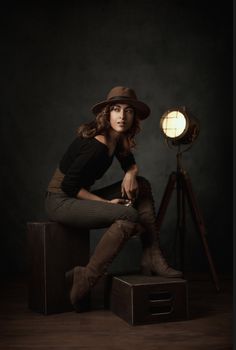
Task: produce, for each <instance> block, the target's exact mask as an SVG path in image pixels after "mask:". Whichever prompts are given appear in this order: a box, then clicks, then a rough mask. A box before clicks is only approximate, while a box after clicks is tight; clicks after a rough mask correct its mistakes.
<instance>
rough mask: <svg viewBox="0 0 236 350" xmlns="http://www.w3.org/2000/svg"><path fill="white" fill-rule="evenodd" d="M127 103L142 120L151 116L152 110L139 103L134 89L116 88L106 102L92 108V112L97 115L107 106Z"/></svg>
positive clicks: (109, 94)
mask: <svg viewBox="0 0 236 350" xmlns="http://www.w3.org/2000/svg"><path fill="white" fill-rule="evenodd" d="M116 103H125V104H128V105H130V106H132V107H133V108H134V109H135V110H136V113H137V117H138V118H140V119H142V120H143V119H146V118H147V117H148V116H149V114H150V108H149V107H148V106H147V105H146V104H145V103H144V102H141V101H138V99H137V96H136V93H135V91H134V90H133V89H130V88H127V87H123V86H116V87H114V88H113V89H111V91H110V92H109V93H108V95H107V99H106V100H105V101H102V102H99V103H97V104H96V105H94V106H93V107H92V112H93V113H94V114H95V115H97V114H98V113H99V112H101V110H102V109H103V108H104V107H105V106H106V105H107V104H116Z"/></svg>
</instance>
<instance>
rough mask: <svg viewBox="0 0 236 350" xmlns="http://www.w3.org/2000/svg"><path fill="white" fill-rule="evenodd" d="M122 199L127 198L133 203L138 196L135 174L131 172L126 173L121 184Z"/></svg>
mask: <svg viewBox="0 0 236 350" xmlns="http://www.w3.org/2000/svg"><path fill="white" fill-rule="evenodd" d="M121 193H122V197H125V195H126V196H127V198H128V199H129V200H131V201H134V200H135V199H136V198H137V196H138V181H137V179H136V174H135V173H134V172H132V171H130V172H129V171H128V172H127V173H126V174H125V176H124V178H123V181H122V184H121Z"/></svg>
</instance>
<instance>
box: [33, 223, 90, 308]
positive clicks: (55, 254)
mask: <svg viewBox="0 0 236 350" xmlns="http://www.w3.org/2000/svg"><path fill="white" fill-rule="evenodd" d="M27 240H28V253H29V295H28V306H29V308H30V309H32V310H34V311H37V312H41V313H44V314H46V315H47V314H52V313H58V312H64V311H69V310H72V305H71V303H70V300H69V297H68V295H67V293H66V287H65V272H66V271H68V270H70V269H71V268H73V267H74V266H76V265H86V264H87V262H88V260H89V231H88V230H81V229H78V228H72V227H68V226H65V225H61V224H58V223H55V222H30V223H27ZM87 303H88V301H87V300H85V308H86V307H87Z"/></svg>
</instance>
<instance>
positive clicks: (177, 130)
mask: <svg viewBox="0 0 236 350" xmlns="http://www.w3.org/2000/svg"><path fill="white" fill-rule="evenodd" d="M186 124H187V122H186V117H185V116H184V114H183V113H181V112H179V111H172V112H167V113H166V115H164V116H163V120H162V130H163V132H164V134H165V135H166V137H169V138H176V137H178V136H180V135H181V134H182V133H183V132H184V131H185V128H186Z"/></svg>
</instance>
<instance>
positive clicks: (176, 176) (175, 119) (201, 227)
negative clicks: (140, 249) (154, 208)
mask: <svg viewBox="0 0 236 350" xmlns="http://www.w3.org/2000/svg"><path fill="white" fill-rule="evenodd" d="M160 129H161V132H162V134H163V135H164V138H165V141H166V142H167V145H168V146H169V147H170V148H172V149H173V148H174V147H171V146H178V147H177V152H176V160H177V166H176V171H173V172H171V174H170V175H169V180H168V182H167V185H166V188H165V191H164V194H163V197H162V199H161V203H160V207H159V210H158V213H157V229H158V231H160V228H161V225H162V222H163V220H164V217H165V214H166V211H167V208H168V205H169V202H170V199H171V196H172V194H173V192H174V190H175V189H176V194H177V196H176V197H177V205H176V210H177V220H176V240H175V241H176V242H179V244H178V245H179V249H177V251H180V253H177V254H178V255H180V264H181V269H182V270H183V271H184V258H185V253H184V252H185V236H186V232H187V230H186V203H185V202H186V200H187V203H188V206H189V209H190V211H191V214H192V219H193V221H194V222H195V225H196V228H197V230H198V232H199V234H200V237H201V240H202V243H203V248H204V251H205V254H206V257H207V260H208V263H209V267H210V270H211V273H212V277H213V280H214V283H215V286H216V290H217V291H219V290H220V286H219V280H218V276H217V274H216V270H215V266H214V263H213V260H212V257H211V253H210V250H209V247H208V243H207V238H206V227H205V224H204V220H203V217H202V214H201V211H200V208H199V205H198V203H197V199H196V197H195V194H194V191H193V188H192V183H191V180H190V176H189V174H188V172H187V171H186V169H184V168H183V165H182V154H183V152H186V151H187V150H189V149H190V148H191V147H192V144H193V142H194V141H195V140H196V138H197V137H198V135H199V131H200V127H199V121H198V120H197V119H196V118H195V117H194V116H193V115H192V113H190V112H189V111H187V109H186V107H180V108H172V109H169V110H167V111H166V112H165V113H164V114H163V115H162V117H161V119H160ZM182 145H183V146H184V147H181V146H182ZM177 248H178V247H177ZM177 254H176V256H177Z"/></svg>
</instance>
